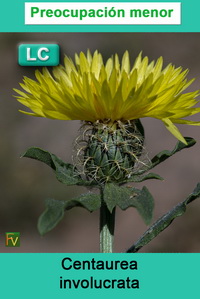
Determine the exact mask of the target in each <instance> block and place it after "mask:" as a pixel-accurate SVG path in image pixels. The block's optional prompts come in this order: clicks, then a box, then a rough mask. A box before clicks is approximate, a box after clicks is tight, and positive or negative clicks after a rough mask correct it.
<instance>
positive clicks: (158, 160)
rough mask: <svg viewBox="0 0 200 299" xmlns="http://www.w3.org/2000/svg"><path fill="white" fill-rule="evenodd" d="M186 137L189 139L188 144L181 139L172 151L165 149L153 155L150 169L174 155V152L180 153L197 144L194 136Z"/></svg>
mask: <svg viewBox="0 0 200 299" xmlns="http://www.w3.org/2000/svg"><path fill="white" fill-rule="evenodd" d="M184 138H185V140H186V141H187V144H184V143H182V142H181V141H178V143H177V144H176V146H175V148H174V149H173V150H172V151H168V150H164V151H162V152H160V153H159V154H157V155H156V156H155V157H153V159H152V160H151V163H152V164H151V167H150V168H149V169H152V168H154V167H155V166H157V165H158V164H160V163H162V162H164V161H165V160H166V159H168V158H170V157H171V156H173V155H174V154H176V153H178V152H179V151H181V150H183V149H185V148H189V147H192V146H193V145H195V143H196V140H194V139H193V138H191V137H184Z"/></svg>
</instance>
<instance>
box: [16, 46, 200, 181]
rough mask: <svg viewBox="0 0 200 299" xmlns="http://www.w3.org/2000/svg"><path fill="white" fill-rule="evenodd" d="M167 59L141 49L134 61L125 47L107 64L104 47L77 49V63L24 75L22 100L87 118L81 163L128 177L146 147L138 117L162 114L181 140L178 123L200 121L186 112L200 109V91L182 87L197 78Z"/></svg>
mask: <svg viewBox="0 0 200 299" xmlns="http://www.w3.org/2000/svg"><path fill="white" fill-rule="evenodd" d="M162 66H163V59H162V57H160V58H159V59H158V60H157V61H156V62H154V61H152V62H151V63H149V62H148V58H147V57H144V58H143V59H142V54H141V53H140V54H139V55H138V57H137V58H136V60H135V63H134V65H133V67H132V68H131V67H130V59H129V54H128V52H127V51H126V52H125V53H124V55H123V58H122V61H121V63H120V61H119V58H118V55H117V54H116V55H115V56H114V57H111V58H109V59H108V60H107V62H106V63H105V64H104V63H103V59H102V56H101V54H100V53H98V52H97V51H96V52H95V53H94V54H93V55H91V53H90V52H89V51H88V52H87V55H85V54H84V53H82V52H81V53H80V55H75V63H74V62H73V61H72V60H71V59H70V58H68V57H65V60H64V66H58V67H54V69H53V75H51V74H50V72H49V71H48V70H47V69H46V68H44V69H43V71H42V73H41V72H39V71H38V70H37V71H36V72H35V76H36V79H37V81H34V80H32V79H29V78H27V77H25V78H24V83H22V84H20V85H21V87H22V88H23V89H24V90H25V92H22V91H20V90H17V89H15V91H16V92H17V93H18V94H19V95H20V96H17V100H18V101H19V102H20V103H22V104H23V105H25V106H27V107H28V108H29V109H30V110H32V112H26V111H21V112H23V113H25V114H29V115H33V116H40V117H47V118H52V119H62V120H83V121H85V123H87V124H89V130H87V129H86V130H85V134H83V135H84V136H85V137H84V138H85V140H84V142H85V145H84V146H83V147H81V149H82V157H83V158H82V163H83V166H84V170H85V174H86V176H87V177H88V178H93V179H94V178H95V179H96V180H103V181H104V180H105V181H117V182H120V181H121V180H123V179H124V178H127V177H129V176H130V175H131V174H132V173H133V169H134V167H135V164H136V163H137V162H138V159H139V157H140V155H141V153H142V149H143V136H142V135H143V132H142V130H141V126H140V123H139V119H140V118H143V117H153V118H157V119H160V120H162V122H163V123H164V124H165V126H166V128H167V129H168V130H169V131H170V132H171V133H172V134H173V135H174V136H175V137H176V138H177V139H179V140H180V141H182V142H183V143H186V141H185V139H184V137H183V136H182V135H181V133H180V131H179V130H178V128H177V127H176V126H175V125H174V124H188V125H200V122H194V121H191V120H185V119H184V118H185V117H188V116H192V115H194V114H196V113H199V112H200V108H196V107H194V106H195V105H196V104H197V103H198V100H197V99H196V97H197V96H198V92H199V91H194V92H188V93H183V91H184V90H185V89H186V88H187V87H188V86H189V85H190V84H191V83H192V82H193V81H194V79H192V80H190V81H187V79H186V75H187V73H188V70H185V71H182V68H181V67H179V68H175V66H173V65H172V64H169V65H168V66H167V67H165V68H164V69H162Z"/></svg>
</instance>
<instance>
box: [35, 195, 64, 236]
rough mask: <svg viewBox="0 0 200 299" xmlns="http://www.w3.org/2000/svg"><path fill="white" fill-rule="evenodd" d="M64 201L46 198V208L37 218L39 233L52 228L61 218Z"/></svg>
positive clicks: (42, 233) (44, 232)
mask: <svg viewBox="0 0 200 299" xmlns="http://www.w3.org/2000/svg"><path fill="white" fill-rule="evenodd" d="M64 205H65V202H64V201H59V200H55V199H47V200H46V210H45V211H44V212H43V213H42V215H41V216H40V217H39V220H38V230H39V233H40V234H41V235H44V234H46V233H47V232H48V231H50V230H52V229H53V228H54V227H55V226H56V225H57V224H58V223H59V222H60V221H61V219H62V218H63V216H64V211H65V208H64Z"/></svg>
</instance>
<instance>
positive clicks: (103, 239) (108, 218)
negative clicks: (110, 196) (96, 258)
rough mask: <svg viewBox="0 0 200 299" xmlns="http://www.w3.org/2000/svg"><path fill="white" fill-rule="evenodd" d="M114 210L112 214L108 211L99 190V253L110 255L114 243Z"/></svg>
mask: <svg viewBox="0 0 200 299" xmlns="http://www.w3.org/2000/svg"><path fill="white" fill-rule="evenodd" d="M114 228H115V209H113V211H112V213H110V211H109V210H108V208H107V206H106V203H105V201H104V194H103V190H102V189H101V208H100V252H101V253H112V252H113V243H114Z"/></svg>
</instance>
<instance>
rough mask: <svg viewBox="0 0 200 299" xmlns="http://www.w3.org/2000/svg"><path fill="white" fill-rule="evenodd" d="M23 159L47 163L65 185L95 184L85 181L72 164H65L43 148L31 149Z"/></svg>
mask: <svg viewBox="0 0 200 299" xmlns="http://www.w3.org/2000/svg"><path fill="white" fill-rule="evenodd" d="M21 157H27V158H32V159H35V160H38V161H41V162H43V163H45V164H46V165H48V166H49V167H51V168H52V169H53V170H54V171H55V173H56V178H57V180H58V181H59V182H61V183H63V184H65V185H68V186H71V185H80V186H91V185H94V184H95V183H94V182H89V181H84V180H83V179H82V178H81V176H80V175H79V174H78V172H77V170H76V168H75V167H74V166H73V165H72V164H69V163H65V162H63V161H62V160H61V159H60V158H58V157H57V156H56V155H54V154H52V153H49V152H48V151H44V150H43V149H41V148H38V147H31V148H29V149H28V150H27V151H26V152H25V153H24V154H23V155H22V156H21Z"/></svg>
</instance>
